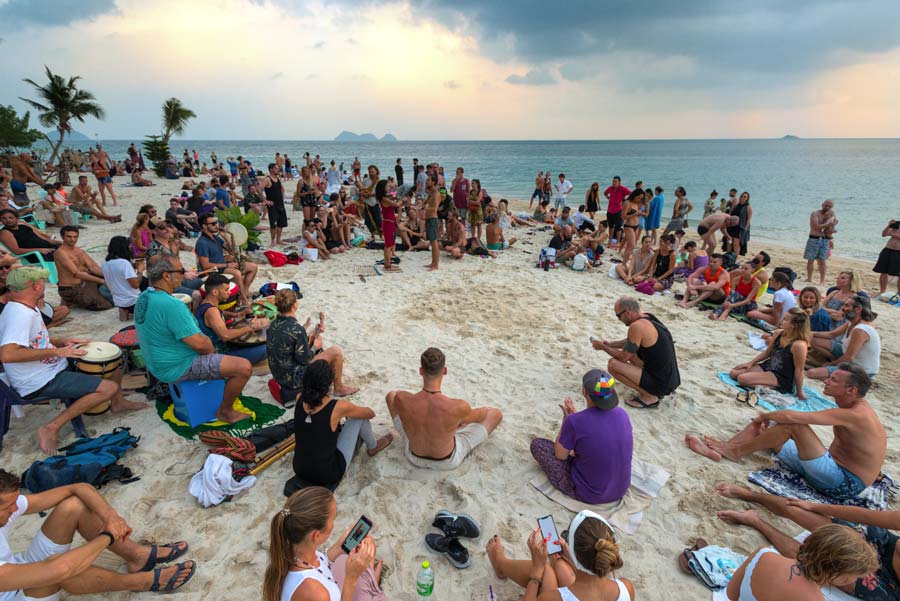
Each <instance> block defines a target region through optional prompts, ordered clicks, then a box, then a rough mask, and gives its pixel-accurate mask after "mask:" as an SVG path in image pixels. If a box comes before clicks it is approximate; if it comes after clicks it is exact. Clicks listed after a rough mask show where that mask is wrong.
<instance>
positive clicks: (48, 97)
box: [21, 65, 106, 163]
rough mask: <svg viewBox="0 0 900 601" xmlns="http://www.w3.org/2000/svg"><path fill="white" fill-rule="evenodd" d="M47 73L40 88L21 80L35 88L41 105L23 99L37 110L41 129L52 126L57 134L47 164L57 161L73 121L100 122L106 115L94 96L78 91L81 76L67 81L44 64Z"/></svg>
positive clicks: (29, 81)
mask: <svg viewBox="0 0 900 601" xmlns="http://www.w3.org/2000/svg"><path fill="white" fill-rule="evenodd" d="M44 69H45V71H46V74H47V83H46V84H44V85H39V84H37V83H36V82H34V81H33V80H31V79H25V80H23V81H24V82H25V83H27V84H31V85H32V86H34V89H35V91H36V92H37V95H38V98H39V99H40V102H38V101H37V100H31V99H29V98H22V99H21V100H24V101H25V102H27V103H28V105H29V106H31V107H32V108H33V109H35V110H36V111H38V121H40V123H41V125H43V126H44V127H53V128H55V129H56V131H57V132H58V133H59V139H57V140H56V144H54V146H53V154H51V155H50V161H49V162H50V163H53V162H54V161H56V155H57V154H58V153H59V149H60V147H62V144H63V138H65V136H66V134H68V133H71V132H72V121H79V122H81V123H84V120H85V118H86V117H94V118H95V119H103V118H104V117H105V116H106V114H105V113H104V111H103V107H101V106H100V105H99V104H98V103H97V102H96V98H94V95H93V94H91V93H90V92H88V91H87V90H82V89H79V88H78V80H79V79H81V77H80V76H77V75H76V76H75V77H70V78H69V79H66V78H64V77H62V76H61V75H57V74H55V73H53V72H52V71H51V70H50V67H48V66H46V65H44Z"/></svg>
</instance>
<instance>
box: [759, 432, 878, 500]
mask: <svg viewBox="0 0 900 601" xmlns="http://www.w3.org/2000/svg"><path fill="white" fill-rule="evenodd" d="M776 457H778V459H779V460H780V461H781V462H782V463H784V464H785V465H786V466H787V467H789V468H790V469H791V470H792V471H794V472H797V473H798V474H800V475H801V476H803V477H804V478H806V481H807V482H809V483H810V485H812V487H813V488H815V489H816V490H818V491H819V492H821V493H823V494H825V495H828V496H829V497H832V498H834V499H838V500H842V501H843V500H846V499H852V498H853V497H855V496H857V495H858V494H859V493H861V492H862V491H863V490H865V488H866V485H865V483H863V481H862V480H860V479H859V477H858V476H857V475H856V474H854V473H853V472H851V471H849V470H847V469H845V468H843V467H841V466H840V465H838V464H837V462H836V461H835V460H834V458H833V457H832V456H831V453H829V452H828V451H825V454H824V455H821V456H820V457H816V458H815V459H800V456H799V455H798V453H797V445H796V444H795V443H794V441H793V440H788V441H787V442H786V443H784V446H783V447H781V451H779V452H778V454H777V455H776Z"/></svg>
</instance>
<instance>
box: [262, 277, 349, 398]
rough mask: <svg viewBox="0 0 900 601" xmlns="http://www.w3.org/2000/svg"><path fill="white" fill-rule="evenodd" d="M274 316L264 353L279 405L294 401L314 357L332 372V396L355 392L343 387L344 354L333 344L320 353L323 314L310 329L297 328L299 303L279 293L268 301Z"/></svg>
mask: <svg viewBox="0 0 900 601" xmlns="http://www.w3.org/2000/svg"><path fill="white" fill-rule="evenodd" d="M272 302H274V303H275V308H276V309H277V310H278V316H277V317H276V318H275V319H274V320H272V323H271V324H270V325H269V329H268V330H267V331H266V353H267V355H268V358H269V369H271V370H272V377H273V378H274V379H275V381H276V382H277V383H278V385H279V386H280V387H281V402H282V403H283V404H286V405H288V406H289V405H290V404H291V403H293V402H295V401H296V398H297V395H298V394H299V393H300V388H301V386H302V383H303V372H304V370H305V369H306V367H307V366H308V365H309V363H310V362H311V361H312V359H313V357H314V356H315V357H316V358H318V359H323V360H325V361H327V362H328V363H329V364H331V366H332V368H333V369H334V396H336V397H344V396H350V395H351V394H354V393H355V392H357V391H359V388H356V387H355V386H347V385H346V384H344V377H343V376H344V351H343V349H341V347H339V346H338V345H336V344H333V345H331V346H329V347H328V348H327V349H325V350H322V348H323V344H322V334H324V333H325V314H324V313H319V323H318V324H317V325H316V326H315V327H311V325H312V320H311V319H307V320H306V324H305V325H302V326H301V325H300V323H299V322H298V321H297V318H296V317H295V314H296V313H297V309H299V308H300V301H298V300H297V293H295V292H294V291H293V290H289V289H287V290H279V291H278V292H276V293H275V296H273V297H272Z"/></svg>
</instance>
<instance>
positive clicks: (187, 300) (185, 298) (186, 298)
mask: <svg viewBox="0 0 900 601" xmlns="http://www.w3.org/2000/svg"><path fill="white" fill-rule="evenodd" d="M172 296H174V297H175V298H177V299H178V300H180V301H181V302H183V303H184V304H185V305H187V308H188V311H190V310H191V303H192V302H193V300H194V299H193V298H192V297H191V295H190V294H182V293H181V292H173V293H172Z"/></svg>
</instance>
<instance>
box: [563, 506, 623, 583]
mask: <svg viewBox="0 0 900 601" xmlns="http://www.w3.org/2000/svg"><path fill="white" fill-rule="evenodd" d="M572 543H573V544H574V547H575V548H574V549H572V552H574V553H575V557H576V558H577V559H578V563H580V564H581V565H583V566H584V567H586V568H588V569H589V570H592V571H593V573H594V574H595V575H597V576H599V577H601V578H604V577H606V576H607V575H609V573H610V572H613V571H614V570H618V569H619V568H621V567H622V566H623V565H625V562H624V561H623V560H622V556H621V555H620V554H619V545H618V544H616V537H615V536H614V535H613V533H612V530H610V529H609V526H607V525H606V524H604V523H603V522H602V521H601V520H598V519H597V518H587V519H585V520H584V521H583V522H582V523H581V525H580V526H578V530H576V531H575V536H574V540H573V541H572Z"/></svg>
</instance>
